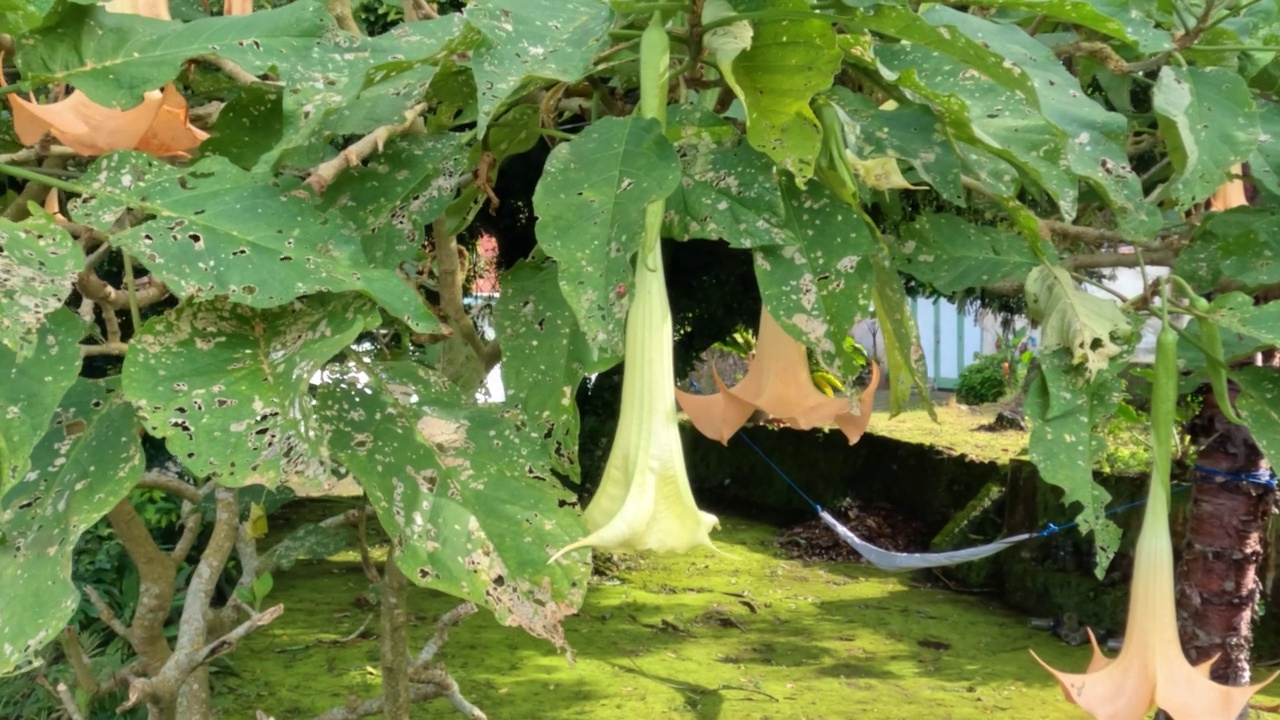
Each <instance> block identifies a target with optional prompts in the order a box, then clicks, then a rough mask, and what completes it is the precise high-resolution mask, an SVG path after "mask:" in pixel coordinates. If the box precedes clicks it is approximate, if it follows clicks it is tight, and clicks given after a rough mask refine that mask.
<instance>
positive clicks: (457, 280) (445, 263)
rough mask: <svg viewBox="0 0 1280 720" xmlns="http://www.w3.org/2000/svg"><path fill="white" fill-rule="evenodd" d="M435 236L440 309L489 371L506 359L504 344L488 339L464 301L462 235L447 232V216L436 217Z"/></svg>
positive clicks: (433, 231)
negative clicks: (445, 219) (445, 217)
mask: <svg viewBox="0 0 1280 720" xmlns="http://www.w3.org/2000/svg"><path fill="white" fill-rule="evenodd" d="M431 239H432V240H433V241H435V246H436V248H435V249H436V264H437V267H438V268H439V273H440V309H441V310H443V311H444V316H445V320H446V321H447V322H448V323H449V325H450V327H452V328H453V329H454V330H455V331H457V332H458V333H460V334H461V335H462V339H463V340H464V341H465V342H466V343H467V345H468V346H469V347H470V348H471V351H472V352H474V353H475V355H476V357H477V358H479V360H480V362H481V363H483V364H484V372H485V374H486V375H488V374H489V371H490V370H492V369H493V367H494V366H495V365H497V364H498V361H499V360H501V359H502V350H501V346H499V345H498V343H497V341H494V342H491V343H486V342H485V341H484V340H483V339H481V337H480V333H479V332H477V331H476V324H475V323H474V322H472V320H471V316H470V315H469V314H467V308H466V306H465V305H463V304H462V285H463V282H464V280H465V278H464V277H463V272H462V263H461V262H460V261H459V253H460V252H461V249H460V248H459V247H458V237H457V236H456V235H450V234H449V233H447V232H445V225H444V216H443V215H442V216H440V217H438V218H436V220H435V222H434V223H432V225H431Z"/></svg>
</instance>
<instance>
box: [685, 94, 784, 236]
mask: <svg viewBox="0 0 1280 720" xmlns="http://www.w3.org/2000/svg"><path fill="white" fill-rule="evenodd" d="M668 112H669V113H670V116H669V118H668V122H667V137H668V138H669V139H670V140H671V141H672V142H673V143H674V144H675V149H676V154H677V155H679V156H680V164H681V166H682V167H683V169H684V178H683V179H682V181H681V182H680V184H679V186H677V187H676V191H675V192H674V193H672V195H671V197H669V198H668V199H667V215H666V219H665V223H664V224H665V227H664V228H663V230H664V234H666V235H668V236H670V237H673V238H675V239H677V240H690V239H693V238H705V239H720V240H724V241H725V242H727V243H729V244H730V245H732V246H733V247H738V248H744V249H750V248H755V247H764V246H767V245H781V244H784V243H787V242H793V241H794V239H793V238H791V237H790V236H789V235H788V233H787V230H786V229H785V227H784V225H785V222H784V220H783V215H784V213H785V212H786V209H785V207H784V204H783V201H782V193H781V192H780V191H779V189H778V181H777V179H776V178H775V176H774V165H773V162H772V161H770V160H769V158H768V157H766V156H764V155H762V154H761V153H759V152H757V151H756V150H755V149H753V148H752V147H751V146H750V145H748V144H747V143H746V142H744V138H743V136H742V133H740V132H739V131H738V129H737V128H735V127H734V126H733V125H731V124H729V122H728V121H726V120H724V119H723V118H721V117H720V116H718V115H716V114H715V113H713V112H711V111H710V110H706V109H703V108H698V107H696V106H673V107H672V108H670V109H669V110H668Z"/></svg>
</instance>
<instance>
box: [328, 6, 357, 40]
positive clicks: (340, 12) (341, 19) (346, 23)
mask: <svg viewBox="0 0 1280 720" xmlns="http://www.w3.org/2000/svg"><path fill="white" fill-rule="evenodd" d="M329 14H330V15H332V16H333V19H334V20H337V21H338V27H340V28H342V29H343V30H346V31H347V32H349V33H351V34H352V35H363V34H364V33H362V32H360V26H359V25H358V24H356V17H355V15H353V14H352V13H351V0H329Z"/></svg>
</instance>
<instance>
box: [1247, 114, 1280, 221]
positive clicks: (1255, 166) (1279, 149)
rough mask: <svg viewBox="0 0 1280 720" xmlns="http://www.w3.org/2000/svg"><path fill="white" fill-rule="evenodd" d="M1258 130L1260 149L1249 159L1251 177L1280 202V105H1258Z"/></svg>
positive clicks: (1272, 197) (1261, 188)
mask: <svg viewBox="0 0 1280 720" xmlns="http://www.w3.org/2000/svg"><path fill="white" fill-rule="evenodd" d="M1258 128H1259V130H1260V134H1259V136H1258V147H1256V148H1255V149H1254V151H1253V156H1252V157H1250V158H1249V175H1250V176H1251V177H1252V178H1253V179H1254V181H1255V182H1256V183H1257V184H1258V185H1259V186H1260V190H1262V192H1263V193H1264V194H1266V195H1270V197H1271V200H1272V202H1275V201H1276V200H1280V103H1274V102H1264V103H1261V104H1260V105H1258Z"/></svg>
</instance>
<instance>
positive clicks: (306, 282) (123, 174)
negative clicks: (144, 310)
mask: <svg viewBox="0 0 1280 720" xmlns="http://www.w3.org/2000/svg"><path fill="white" fill-rule="evenodd" d="M86 176H87V177H91V178H93V180H92V181H91V182H90V183H88V184H86V185H85V186H84V188H83V192H85V193H86V196H85V197H83V198H80V199H79V200H78V201H76V202H74V203H72V205H71V209H70V213H71V214H72V215H73V216H74V217H76V218H77V219H79V220H81V221H83V222H87V223H89V224H91V225H96V226H97V227H100V228H104V229H105V228H109V227H110V226H111V224H112V223H113V222H114V221H115V218H116V217H117V216H118V215H119V213H120V212H121V210H122V209H123V208H124V207H125V206H129V207H133V208H137V209H140V210H145V211H146V212H147V213H148V214H150V215H151V216H152V217H151V219H149V220H148V221H146V222H144V223H142V224H140V225H137V226H135V227H132V228H129V229H128V230H125V231H123V232H120V233H117V234H115V235H114V236H112V241H113V242H114V243H116V244H117V245H118V246H120V247H122V248H124V249H126V250H128V251H130V252H132V253H133V254H134V257H136V258H138V259H140V260H141V261H142V262H143V263H145V264H146V266H147V268H148V269H150V270H151V271H152V272H153V273H155V274H156V275H158V276H160V277H161V278H162V279H164V281H165V283H166V284H167V285H168V286H169V289H170V290H172V291H173V292H174V294H175V295H177V296H179V297H182V298H193V299H195V298H200V299H203V298H208V297H211V296H215V295H225V296H227V297H229V298H230V299H231V300H232V301H233V302H237V303H242V304H244V305H249V306H252V307H258V308H270V307H277V306H279V305H282V304H284V303H287V302H289V301H290V300H293V299H294V298H296V297H300V296H302V295H307V294H309V293H315V292H344V291H357V292H361V293H364V294H365V295H368V296H369V297H370V298H373V299H374V300H375V301H377V303H378V304H379V305H381V306H382V307H383V308H384V309H386V311H387V312H388V313H390V314H391V315H392V316H393V317H395V318H396V319H397V320H400V321H402V322H404V323H406V324H408V325H409V326H410V327H411V328H413V329H414V330H416V331H417V332H433V331H435V330H437V329H438V328H439V323H438V321H437V320H436V318H435V316H434V315H432V314H431V311H430V310H429V309H428V307H427V305H426V303H425V302H424V301H423V300H422V298H421V297H419V295H418V292H417V290H416V289H415V288H414V287H413V286H412V285H410V284H409V281H408V280H407V279H405V278H403V277H401V276H400V275H399V274H398V273H397V272H396V271H395V270H393V269H389V268H379V267H370V266H369V262H368V259H367V258H366V257H365V255H364V251H363V249H362V248H361V247H360V245H359V242H360V234H359V233H358V232H357V231H356V230H355V229H354V228H353V227H352V226H351V225H350V224H349V223H347V222H344V221H343V219H342V218H341V217H340V216H338V215H336V214H324V213H321V212H320V210H319V208H318V207H317V206H316V205H315V204H314V203H312V202H310V201H309V200H307V199H306V197H305V196H299V195H297V194H293V193H288V194H281V193H280V191H279V190H278V189H275V188H273V187H272V186H271V185H268V184H266V183H260V182H255V181H254V179H253V176H252V175H250V174H249V173H248V172H246V171H244V170H242V169H240V168H238V167H236V166H235V165H233V164H232V163H231V162H230V161H229V160H227V159H226V158H221V157H211V158H206V159H204V160H201V161H200V162H198V163H196V164H195V165H193V166H192V167H189V168H178V167H173V166H171V165H168V164H166V163H163V162H160V161H157V160H155V159H154V158H152V157H150V156H148V155H145V154H143V153H132V152H131V153H113V154H111V155H108V156H106V157H104V158H103V159H101V160H99V161H98V162H97V163H95V164H94V165H93V166H92V167H91V168H90V170H89V172H88V173H86Z"/></svg>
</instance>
